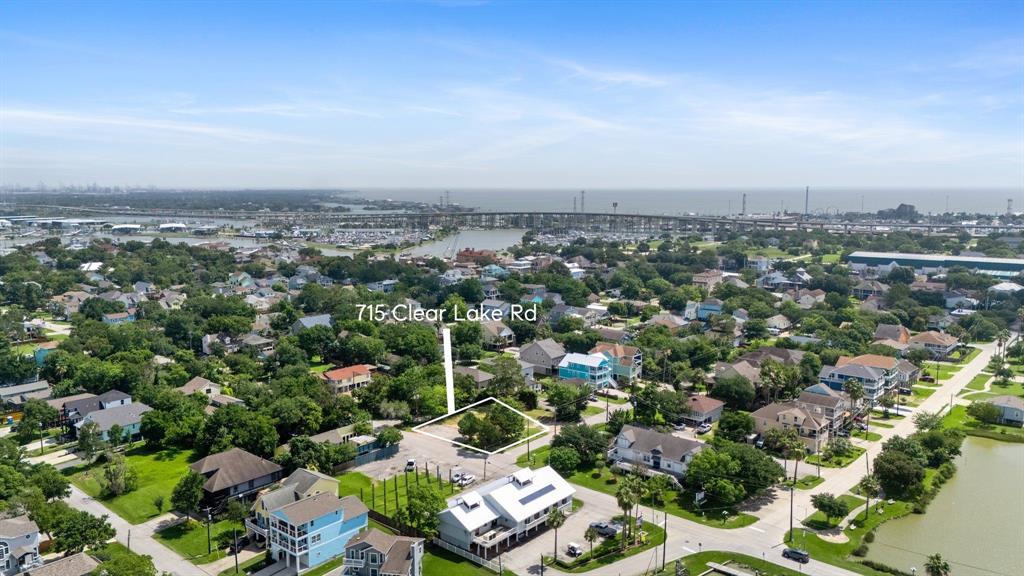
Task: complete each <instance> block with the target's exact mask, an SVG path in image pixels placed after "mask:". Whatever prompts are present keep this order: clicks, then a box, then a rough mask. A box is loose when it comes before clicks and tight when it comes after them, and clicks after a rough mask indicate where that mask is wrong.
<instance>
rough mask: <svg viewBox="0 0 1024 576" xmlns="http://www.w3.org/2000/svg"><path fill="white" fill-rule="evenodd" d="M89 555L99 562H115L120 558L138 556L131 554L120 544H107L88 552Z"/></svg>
mask: <svg viewBox="0 0 1024 576" xmlns="http://www.w3.org/2000/svg"><path fill="white" fill-rule="evenodd" d="M89 554H91V555H92V556H95V557H96V559H97V560H99V561H100V562H117V561H118V560H120V559H122V558H130V557H132V556H138V554H136V553H135V552H132V551H131V550H129V549H128V548H126V547H125V545H124V544H121V543H120V542H108V543H106V544H104V545H103V548H100V549H98V550H90V551H89Z"/></svg>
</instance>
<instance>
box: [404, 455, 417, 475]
mask: <svg viewBox="0 0 1024 576" xmlns="http://www.w3.org/2000/svg"><path fill="white" fill-rule="evenodd" d="M414 470H416V459H415V458H409V459H408V460H406V461H405V471H406V472H412V471H414Z"/></svg>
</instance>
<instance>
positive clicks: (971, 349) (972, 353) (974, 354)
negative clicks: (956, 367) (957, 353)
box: [960, 346, 981, 364]
mask: <svg viewBox="0 0 1024 576" xmlns="http://www.w3.org/2000/svg"><path fill="white" fill-rule="evenodd" d="M967 349H968V350H969V352H968V353H967V355H965V356H962V357H961V358H962V359H961V361H960V363H961V364H967V363H968V362H970V361H971V360H974V359H975V358H977V357H978V354H981V348H975V347H974V346H969V347H968V348H967Z"/></svg>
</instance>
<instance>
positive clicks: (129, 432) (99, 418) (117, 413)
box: [75, 402, 153, 442]
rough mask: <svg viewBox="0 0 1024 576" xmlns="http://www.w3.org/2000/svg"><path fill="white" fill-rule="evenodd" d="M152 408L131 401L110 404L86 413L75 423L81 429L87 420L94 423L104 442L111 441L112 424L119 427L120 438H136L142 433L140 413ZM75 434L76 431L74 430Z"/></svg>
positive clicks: (77, 428)
mask: <svg viewBox="0 0 1024 576" xmlns="http://www.w3.org/2000/svg"><path fill="white" fill-rule="evenodd" d="M152 410H153V409H152V408H150V407H149V406H146V405H145V404H143V403H141V402H133V403H131V404H124V405H120V406H112V407H110V408H104V409H103V410H95V411H92V412H89V413H88V414H86V415H85V416H84V417H83V418H82V419H81V420H79V421H78V422H77V423H76V424H75V428H76V430H81V429H82V426H85V425H86V424H87V423H89V422H93V423H95V424H96V430H97V431H98V432H99V434H100V438H102V439H103V441H104V442H108V441H111V440H112V439H111V438H110V430H111V428H112V427H114V426H120V427H121V434H122V436H121V438H122V440H124V439H127V440H137V439H138V438H139V437H140V436H141V435H142V430H141V429H142V415H143V414H145V413H146V412H150V411H152ZM76 434H77V432H76Z"/></svg>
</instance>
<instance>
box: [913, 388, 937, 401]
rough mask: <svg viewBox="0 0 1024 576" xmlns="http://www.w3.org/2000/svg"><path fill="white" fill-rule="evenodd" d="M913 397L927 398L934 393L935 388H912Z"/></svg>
mask: <svg viewBox="0 0 1024 576" xmlns="http://www.w3.org/2000/svg"><path fill="white" fill-rule="evenodd" d="M913 390H914V396H916V397H918V398H927V397H929V396H931V395H932V394H934V393H935V388H926V387H924V386H914V388H913Z"/></svg>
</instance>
